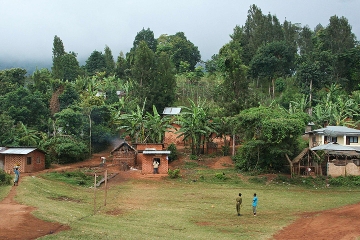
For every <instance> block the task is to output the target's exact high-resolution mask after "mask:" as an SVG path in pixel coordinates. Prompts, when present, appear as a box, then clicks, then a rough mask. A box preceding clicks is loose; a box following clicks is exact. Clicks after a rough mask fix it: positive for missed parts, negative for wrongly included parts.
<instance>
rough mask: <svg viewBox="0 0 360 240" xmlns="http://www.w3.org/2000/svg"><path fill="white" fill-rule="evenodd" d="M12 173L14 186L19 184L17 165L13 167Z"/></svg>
mask: <svg viewBox="0 0 360 240" xmlns="http://www.w3.org/2000/svg"><path fill="white" fill-rule="evenodd" d="M14 174H15V178H14V186H18V185H19V179H20V171H19V167H18V166H16V167H14Z"/></svg>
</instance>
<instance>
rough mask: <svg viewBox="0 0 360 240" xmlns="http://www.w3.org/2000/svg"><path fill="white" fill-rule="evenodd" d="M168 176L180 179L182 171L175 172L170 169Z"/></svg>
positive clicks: (175, 170)
mask: <svg viewBox="0 0 360 240" xmlns="http://www.w3.org/2000/svg"><path fill="white" fill-rule="evenodd" d="M168 175H169V177H170V178H178V177H180V169H174V170H171V169H169V170H168Z"/></svg>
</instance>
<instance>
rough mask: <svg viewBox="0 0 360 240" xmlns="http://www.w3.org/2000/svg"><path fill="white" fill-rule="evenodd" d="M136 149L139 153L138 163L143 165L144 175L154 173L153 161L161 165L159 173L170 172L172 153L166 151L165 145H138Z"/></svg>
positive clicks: (142, 171)
mask: <svg viewBox="0 0 360 240" xmlns="http://www.w3.org/2000/svg"><path fill="white" fill-rule="evenodd" d="M136 149H137V151H138V155H137V161H138V163H139V165H140V164H141V173H142V174H151V173H153V161H154V160H156V161H158V162H159V163H160V165H159V169H158V171H159V173H160V174H167V173H168V170H169V162H168V157H167V156H168V155H169V154H170V151H166V150H164V144H156V143H153V144H152V143H144V144H137V145H136Z"/></svg>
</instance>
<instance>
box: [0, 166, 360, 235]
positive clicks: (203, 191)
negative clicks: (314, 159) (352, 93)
mask: <svg viewBox="0 0 360 240" xmlns="http://www.w3.org/2000/svg"><path fill="white" fill-rule="evenodd" d="M221 176H225V177H221ZM109 183H111V182H109ZM8 190H9V189H8V188H7V187H1V188H0V196H1V195H4V192H7V191H8ZM239 192H241V193H242V194H243V208H242V210H241V211H242V214H243V215H242V216H240V217H238V216H237V214H236V210H235V198H236V197H237V195H238V193H239ZM254 192H256V193H257V195H258V198H259V205H258V216H256V217H254V216H253V215H252V213H251V201H252V195H253V193H254ZM94 195H96V199H95V201H94ZM359 199H360V190H359V189H355V188H309V187H299V186H294V185H290V184H284V183H281V182H280V183H278V184H265V183H261V182H259V183H253V182H250V181H247V180H242V179H241V178H240V177H239V176H238V175H237V174H236V172H235V171H234V170H224V171H223V170H221V172H219V170H211V169H203V170H190V171H189V173H188V175H187V176H186V177H184V178H179V179H162V180H160V181H159V180H154V179H145V180H144V179H142V180H138V179H137V180H135V179H134V180H129V181H124V182H121V183H119V184H116V185H111V184H109V188H108V190H107V198H106V206H105V204H104V203H105V190H104V188H103V187H102V188H99V189H97V190H96V192H95V191H94V189H93V188H89V187H84V186H75V185H70V184H67V183H64V182H63V181H59V180H52V179H48V178H46V179H45V178H42V177H40V176H37V177H23V178H22V182H21V185H20V186H19V187H17V197H16V200H17V201H18V202H20V203H23V204H26V205H31V206H35V207H37V210H36V211H34V215H35V216H36V217H38V218H41V219H43V220H46V221H57V222H60V223H62V224H67V225H69V226H70V227H71V230H69V231H64V232H60V233H58V234H56V235H48V236H46V237H43V238H41V239H87V240H89V239H207V240H208V239H252V240H254V239H269V238H271V236H272V235H273V234H274V233H275V232H277V231H278V230H279V229H281V228H282V227H284V226H286V225H288V224H290V223H291V222H292V221H294V220H295V219H296V218H297V216H298V214H299V213H301V212H310V211H321V210H325V209H331V208H337V207H340V206H343V205H347V204H352V203H356V202H359Z"/></svg>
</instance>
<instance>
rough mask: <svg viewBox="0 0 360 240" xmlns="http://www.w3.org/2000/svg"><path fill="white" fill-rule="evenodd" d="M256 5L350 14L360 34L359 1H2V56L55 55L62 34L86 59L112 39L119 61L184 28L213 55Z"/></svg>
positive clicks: (318, 15) (280, 12) (287, 13)
mask: <svg viewBox="0 0 360 240" xmlns="http://www.w3.org/2000/svg"><path fill="white" fill-rule="evenodd" d="M252 4H255V5H257V6H258V7H259V8H260V9H261V10H262V12H263V13H264V14H267V13H269V12H270V13H271V14H272V15H276V16H277V17H278V19H279V20H280V22H281V23H283V21H284V20H285V18H286V19H287V20H288V21H291V22H292V23H301V26H305V25H308V26H309V27H310V28H311V29H314V27H315V26H316V25H317V24H319V23H320V24H322V25H323V26H324V27H325V26H327V25H328V23H329V18H330V17H331V16H333V15H337V16H339V17H341V16H344V17H346V18H347V19H348V21H349V23H350V25H351V26H352V31H353V32H354V33H355V35H356V36H357V38H358V40H359V38H360V21H359V20H360V19H359V13H360V0H301V1H299V0H252V1H249V0H102V1H100V0H0V59H4V58H5V59H8V60H17V61H19V60H31V59H34V60H39V59H45V60H49V61H51V57H52V44H53V40H54V36H55V35H57V36H58V37H60V39H61V40H62V41H63V43H64V47H65V51H66V52H69V51H73V52H76V53H78V59H79V60H84V59H87V58H88V57H89V56H90V54H91V53H92V52H93V51H94V50H97V51H102V52H104V47H105V45H107V46H109V47H110V49H111V50H112V53H113V56H114V58H115V60H116V58H117V57H118V55H119V53H120V51H122V52H124V53H126V52H128V51H129V50H130V48H131V47H132V44H133V41H134V39H135V36H136V34H137V33H138V32H139V31H141V30H142V29H143V28H145V29H147V28H150V30H152V31H153V32H154V35H155V38H157V37H159V36H160V35H161V34H168V35H173V34H175V33H176V32H184V33H185V36H186V37H187V38H188V40H190V41H191V42H192V43H194V45H195V46H197V47H198V48H199V50H200V53H201V56H202V60H204V61H206V60H208V59H210V58H211V56H212V55H213V54H216V53H218V51H219V49H220V48H221V47H222V46H223V45H224V44H226V43H227V42H229V40H230V37H229V35H230V34H232V33H233V29H234V27H235V26H236V25H239V26H242V25H244V24H245V21H246V17H247V11H248V10H249V7H250V5H252Z"/></svg>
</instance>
